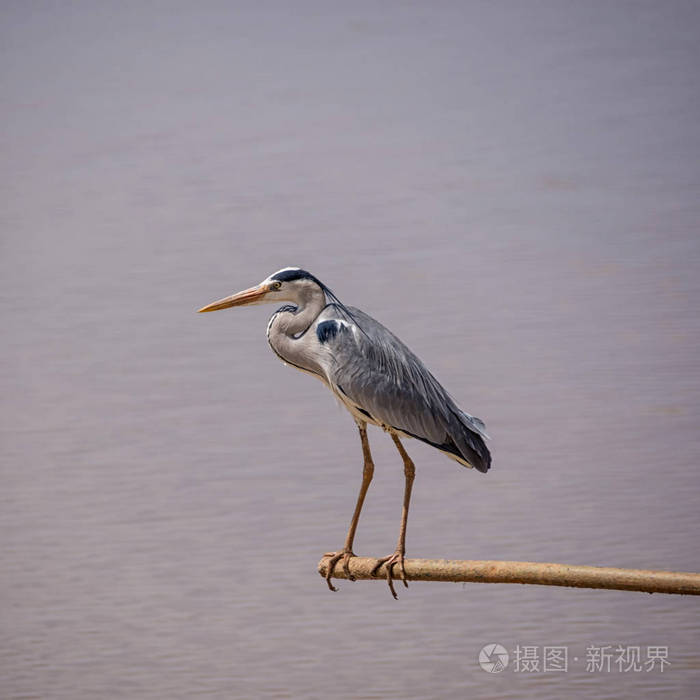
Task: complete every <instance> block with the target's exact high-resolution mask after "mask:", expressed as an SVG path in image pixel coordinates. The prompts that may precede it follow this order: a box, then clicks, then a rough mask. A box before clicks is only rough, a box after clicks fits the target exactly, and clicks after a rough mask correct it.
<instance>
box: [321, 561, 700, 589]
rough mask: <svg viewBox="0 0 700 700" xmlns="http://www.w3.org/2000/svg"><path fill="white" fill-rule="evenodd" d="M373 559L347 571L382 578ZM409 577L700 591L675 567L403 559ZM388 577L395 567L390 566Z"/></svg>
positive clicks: (337, 570)
mask: <svg viewBox="0 0 700 700" xmlns="http://www.w3.org/2000/svg"><path fill="white" fill-rule="evenodd" d="M327 561H328V558H327V557H324V558H323V559H321V561H320V562H319V563H318V572H319V573H320V574H321V576H324V577H325V575H326V563H327ZM376 563H377V560H376V559H373V558H372V557H352V558H351V559H350V560H349V569H350V574H351V575H352V576H353V577H354V578H356V579H371V580H373V581H386V567H385V566H384V565H382V567H381V568H380V569H379V571H378V572H377V576H372V574H371V572H372V569H373V568H374V567H375V565H376ZM405 565H406V578H407V579H408V580H409V581H453V582H469V583H523V584H538V585H541V586H570V587H572V588H610V589H615V590H620V591H642V592H644V593H676V594H680V595H700V574H694V573H685V572H675V571H647V570H644V569H618V568H616V567H603V566H571V565H568V564H542V563H537V562H530V561H459V560H454V559H406V561H405ZM393 571H394V576H395V577H396V576H398V567H396V566H394V569H393ZM333 577H334V578H346V576H345V573H344V572H343V565H342V562H338V563H337V564H336V565H335V567H334V571H333Z"/></svg>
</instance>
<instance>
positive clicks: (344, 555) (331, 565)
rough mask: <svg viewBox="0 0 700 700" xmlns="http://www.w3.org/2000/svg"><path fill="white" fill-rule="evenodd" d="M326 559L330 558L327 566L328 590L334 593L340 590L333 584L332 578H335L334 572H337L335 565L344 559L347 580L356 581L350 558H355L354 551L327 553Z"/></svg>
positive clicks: (344, 571) (345, 550)
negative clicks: (352, 572)
mask: <svg viewBox="0 0 700 700" xmlns="http://www.w3.org/2000/svg"><path fill="white" fill-rule="evenodd" d="M323 556H324V557H330V559H329V560H328V563H327V564H326V583H327V584H328V588H329V589H330V590H331V591H333V592H334V593H335V592H336V591H337V590H338V589H337V588H336V587H335V586H334V585H333V584H332V583H331V576H333V572H334V570H335V565H336V564H337V563H338V562H339V561H340V560H341V559H342V560H343V573H344V574H345V578H347V579H348V581H354V580H355V577H354V576H353V575H352V574H351V573H350V564H349V562H350V558H351V557H354V556H355V554H354V553H353V551H352V550H349V549H344V550H342V551H340V552H326V553H325V554H324V555H323Z"/></svg>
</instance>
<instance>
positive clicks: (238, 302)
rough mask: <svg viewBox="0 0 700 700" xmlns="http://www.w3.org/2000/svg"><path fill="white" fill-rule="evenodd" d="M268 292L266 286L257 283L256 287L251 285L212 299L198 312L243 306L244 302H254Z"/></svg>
mask: <svg viewBox="0 0 700 700" xmlns="http://www.w3.org/2000/svg"><path fill="white" fill-rule="evenodd" d="M267 292H268V289H267V287H266V286H265V287H263V286H262V285H258V286H257V287H251V288H250V289H244V290H243V291H242V292H238V294H232V295H231V296H230V297H224V298H223V299H219V301H213V302H212V303H211V304H207V305H206V306H203V307H202V308H201V309H199V313H200V314H202V313H206V312H207V311H220V310H221V309H228V308H230V307H232V306H244V305H245V304H254V303H255V302H256V301H260V300H261V299H262V298H263V297H264V296H265V295H266V294H267Z"/></svg>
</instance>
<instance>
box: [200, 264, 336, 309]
mask: <svg viewBox="0 0 700 700" xmlns="http://www.w3.org/2000/svg"><path fill="white" fill-rule="evenodd" d="M327 291H329V290H327V289H326V287H325V285H324V284H323V283H322V282H320V281H319V280H318V279H316V277H314V276H313V275H312V274H311V273H310V272H307V271H306V270H302V269H301V268H299V267H285V268H284V269H282V270H279V271H278V272H275V273H274V274H272V275H270V276H269V277H267V278H266V279H264V280H263V281H262V282H261V283H260V284H258V285H256V286H255V287H250V289H244V290H243V291H242V292H238V293H237V294H232V295H231V296H228V297H224V298H223V299H219V300H218V301H214V302H212V303H211V304H207V305H206V306H203V307H202V308H201V309H199V312H200V313H204V312H207V311H219V310H221V309H228V308H230V307H232V306H250V305H251V304H267V303H278V302H281V301H291V302H292V303H294V304H297V305H300V304H302V305H303V304H305V303H306V302H307V301H308V300H309V299H310V298H311V297H312V296H314V295H318V294H319V293H320V294H325V293H326V292H327Z"/></svg>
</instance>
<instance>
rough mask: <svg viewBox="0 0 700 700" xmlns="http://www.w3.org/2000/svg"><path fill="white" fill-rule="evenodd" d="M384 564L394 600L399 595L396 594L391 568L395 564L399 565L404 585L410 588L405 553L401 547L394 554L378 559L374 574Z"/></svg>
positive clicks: (373, 570)
mask: <svg viewBox="0 0 700 700" xmlns="http://www.w3.org/2000/svg"><path fill="white" fill-rule="evenodd" d="M382 564H386V580H387V583H388V584H389V590H390V591H391V595H393V596H394V600H398V599H399V596H397V595H396V589H395V588H394V581H393V577H392V571H391V569H392V567H393V566H394V564H398V565H399V572H400V573H401V580H402V581H403V585H404V586H406V588H408V581H406V568H405V566H404V553H403V552H402V551H401V550H400V549H397V550H396V551H395V552H394V553H393V554H390V555H389V556H388V557H382V558H381V559H377V563H376V565H375V567H374V568H373V569H372V576H376V575H377V572H378V571H379V569H381V568H382Z"/></svg>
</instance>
